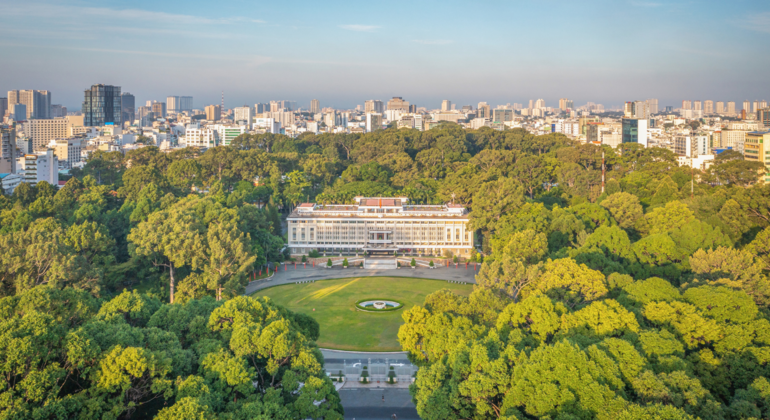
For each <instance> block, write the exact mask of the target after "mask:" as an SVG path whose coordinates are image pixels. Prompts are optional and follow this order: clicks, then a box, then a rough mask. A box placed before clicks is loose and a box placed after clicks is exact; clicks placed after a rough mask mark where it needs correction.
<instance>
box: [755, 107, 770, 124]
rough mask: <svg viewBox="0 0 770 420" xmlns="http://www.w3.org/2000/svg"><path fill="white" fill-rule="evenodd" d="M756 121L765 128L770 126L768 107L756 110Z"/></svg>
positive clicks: (769, 109) (769, 110)
mask: <svg viewBox="0 0 770 420" xmlns="http://www.w3.org/2000/svg"><path fill="white" fill-rule="evenodd" d="M757 121H759V123H761V124H762V125H763V126H764V127H765V128H770V108H764V109H760V110H759V111H757Z"/></svg>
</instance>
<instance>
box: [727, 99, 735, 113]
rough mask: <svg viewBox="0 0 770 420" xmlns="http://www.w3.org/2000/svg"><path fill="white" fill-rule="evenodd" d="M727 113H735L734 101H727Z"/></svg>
mask: <svg viewBox="0 0 770 420" xmlns="http://www.w3.org/2000/svg"><path fill="white" fill-rule="evenodd" d="M727 113H728V114H729V115H735V102H732V101H730V102H728V103H727Z"/></svg>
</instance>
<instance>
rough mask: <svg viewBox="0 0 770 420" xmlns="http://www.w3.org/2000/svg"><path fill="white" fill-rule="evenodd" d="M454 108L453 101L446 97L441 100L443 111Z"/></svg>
mask: <svg viewBox="0 0 770 420" xmlns="http://www.w3.org/2000/svg"><path fill="white" fill-rule="evenodd" d="M451 110H452V101H449V100H446V99H444V100H443V101H441V112H447V111H451Z"/></svg>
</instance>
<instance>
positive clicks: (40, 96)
mask: <svg viewBox="0 0 770 420" xmlns="http://www.w3.org/2000/svg"><path fill="white" fill-rule="evenodd" d="M16 104H22V105H25V106H26V107H27V115H26V116H25V119H27V120H29V119H32V118H37V119H46V118H51V92H49V91H47V90H9V91H8V106H13V105H16Z"/></svg>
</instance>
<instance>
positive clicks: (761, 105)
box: [759, 101, 767, 109]
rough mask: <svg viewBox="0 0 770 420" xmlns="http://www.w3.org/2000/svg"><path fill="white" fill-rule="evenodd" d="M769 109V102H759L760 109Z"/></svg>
mask: <svg viewBox="0 0 770 420" xmlns="http://www.w3.org/2000/svg"><path fill="white" fill-rule="evenodd" d="M765 108H767V101H759V109H765Z"/></svg>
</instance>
